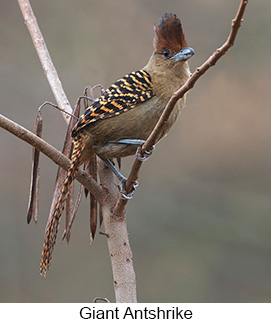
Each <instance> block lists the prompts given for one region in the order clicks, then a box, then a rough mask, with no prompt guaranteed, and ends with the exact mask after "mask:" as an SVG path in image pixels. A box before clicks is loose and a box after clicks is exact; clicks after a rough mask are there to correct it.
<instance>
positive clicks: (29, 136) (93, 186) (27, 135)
mask: <svg viewBox="0 0 271 323" xmlns="http://www.w3.org/2000/svg"><path fill="white" fill-rule="evenodd" d="M0 127H1V128H3V129H5V130H7V131H8V132H10V133H12V134H13V135H15V136H16V137H18V138H20V139H22V140H23V141H25V142H27V143H28V144H30V145H31V146H33V147H35V148H37V149H38V150H39V151H41V152H42V153H43V154H45V155H46V156H47V157H49V158H50V159H51V160H52V161H53V162H54V163H56V164H57V165H58V166H60V167H62V168H63V169H65V170H66V171H67V170H68V169H69V167H70V159H69V158H67V157H66V156H65V155H63V154H62V153H61V152H60V151H58V150H57V149H56V148H55V147H53V146H51V145H50V144H48V143H47V142H46V141H44V140H43V139H41V138H40V137H38V136H36V135H34V134H33V133H32V132H31V131H29V130H27V129H25V128H24V127H22V126H20V125H19V124H17V123H15V122H14V121H11V120H9V119H8V118H6V117H4V116H3V115H1V114H0ZM75 178H76V179H77V180H78V182H80V183H81V184H83V185H84V186H85V187H86V188H87V189H88V190H89V191H91V193H92V194H93V195H94V196H95V198H96V199H97V201H99V203H102V202H103V200H104V198H105V196H106V195H107V192H106V191H105V190H104V189H103V188H102V187H101V186H100V185H99V184H97V182H96V181H94V180H93V179H92V178H91V177H90V176H89V175H88V174H87V173H86V172H85V171H82V170H78V172H77V173H76V175H75Z"/></svg>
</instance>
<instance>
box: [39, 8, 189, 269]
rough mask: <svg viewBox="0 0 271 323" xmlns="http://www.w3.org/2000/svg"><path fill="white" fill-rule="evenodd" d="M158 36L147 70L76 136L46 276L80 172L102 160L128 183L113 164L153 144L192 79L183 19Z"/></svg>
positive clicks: (50, 233) (130, 79) (117, 89)
mask: <svg viewBox="0 0 271 323" xmlns="http://www.w3.org/2000/svg"><path fill="white" fill-rule="evenodd" d="M154 32H155V36H154V41H153V45H154V52H153V54H152V55H151V58H150V59H149V62H148V63H147V65H146V66H145V67H144V68H142V69H141V70H138V71H135V72H132V73H130V74H127V75H125V76H124V77H123V78H121V79H119V80H118V81H117V82H116V83H114V84H113V85H111V86H110V87H109V88H108V89H107V90H106V91H105V93H104V94H103V95H102V96H101V97H99V98H98V99H96V101H95V102H94V103H93V104H92V105H91V106H90V107H89V108H88V109H87V110H86V111H85V112H84V114H83V115H82V116H81V117H80V119H79V121H78V122H77V124H76V125H75V127H74V129H73V130H72V138H73V144H74V145H73V153H72V157H71V164H70V169H69V170H68V173H67V177H66V179H65V181H64V183H63V186H62V190H61V194H60V196H59V198H58V200H57V202H56V205H55V208H54V212H53V215H52V217H51V219H50V221H49V223H48V225H47V228H46V235H45V242H44V245H43V251H42V258H41V264H40V272H41V274H43V275H45V274H46V271H47V269H49V266H50V262H51V258H52V251H53V248H54V245H55V243H56V237H57V232H58V228H59V220H60V216H61V214H62V212H63V209H64V202H65V196H66V194H67V191H68V189H69V187H70V185H71V183H72V182H73V179H74V175H75V173H76V171H77V170H78V167H79V166H80V165H81V164H82V163H83V162H85V161H86V160H88V159H89V158H90V157H91V156H93V154H97V155H98V156H99V157H100V158H101V159H103V160H104V161H105V162H106V163H107V164H108V165H109V166H110V167H112V168H113V170H114V172H115V173H116V175H117V176H118V177H119V179H120V180H121V181H124V180H125V178H124V177H123V176H122V175H121V174H120V173H119V172H118V171H117V170H116V169H115V168H114V166H113V164H112V163H111V162H110V160H112V159H113V158H121V157H126V156H129V155H134V154H135V153H136V150H137V148H138V145H139V144H142V143H143V142H144V141H145V140H146V139H147V138H148V136H149V135H150V133H151V131H152V130H153V128H154V127H155V125H156V123H157V121H158V119H159V117H160V116H161V114H162V112H163V110H164V108H165V106H166V104H167V102H168V100H169V99H170V97H171V96H172V94H173V93H174V92H175V91H176V90H177V89H179V88H180V87H181V86H182V85H183V84H184V83H185V82H186V81H187V79H188V78H189V76H190V71H189V66H188V63H187V60H188V59H189V58H190V57H191V56H192V55H193V54H194V50H193V49H192V48H189V47H187V42H186V39H185V36H184V33H183V29H182V25H181V22H180V20H179V19H178V18H177V16H176V15H175V14H165V15H164V16H162V17H161V18H160V21H159V24H158V25H156V26H155V27H154ZM184 104H185V98H182V99H181V100H179V101H178V102H177V104H176V106H175V108H174V110H173V112H172V114H171V116H170V118H169V120H168V122H167V124H166V126H165V127H164V129H163V132H162V133H161V134H160V137H159V138H158V139H159V140H160V139H161V138H162V137H164V136H165V135H166V134H167V132H168V131H169V129H170V127H171V126H172V125H173V124H174V122H175V121H176V118H177V116H178V114H179V112H180V111H181V109H182V108H183V106H184Z"/></svg>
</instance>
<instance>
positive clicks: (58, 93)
mask: <svg viewBox="0 0 271 323" xmlns="http://www.w3.org/2000/svg"><path fill="white" fill-rule="evenodd" d="M18 3H19V6H20V8H21V11H22V14H23V17H24V22H25V24H26V26H27V28H28V30H29V33H30V35H31V37H32V41H33V44H34V46H35V48H36V51H37V53H38V56H39V59H40V62H41V65H42V67H43V71H44V74H45V75H46V77H47V80H48V82H49V84H50V87H51V89H52V92H53V94H54V97H55V99H56V102H57V105H58V106H59V108H60V109H62V110H63V111H61V112H62V115H63V118H64V119H65V121H66V122H67V123H69V120H70V117H69V115H67V113H70V114H71V113H72V108H71V105H70V103H69V101H68V99H67V96H66V94H65V92H64V90H63V87H62V84H61V82H60V79H59V77H58V74H57V71H56V69H55V67H54V64H53V62H52V59H51V57H50V54H49V52H48V49H47V46H46V43H45V41H44V39H43V36H42V33H41V31H40V28H39V25H38V23H37V20H36V17H35V15H34V13H33V10H32V8H31V5H30V3H29V1H28V0H18ZM65 112H67V113H65Z"/></svg>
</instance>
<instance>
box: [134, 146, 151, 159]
mask: <svg viewBox="0 0 271 323" xmlns="http://www.w3.org/2000/svg"><path fill="white" fill-rule="evenodd" d="M140 148H141V146H138V147H137V151H136V158H137V159H138V160H140V161H142V162H144V161H146V160H147V159H148V158H149V157H150V156H151V154H152V153H153V151H154V149H155V146H152V149H151V150H150V151H147V150H145V151H144V154H145V156H143V157H141V156H140V152H139V150H140Z"/></svg>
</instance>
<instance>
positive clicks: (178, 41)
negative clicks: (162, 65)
mask: <svg viewBox="0 0 271 323" xmlns="http://www.w3.org/2000/svg"><path fill="white" fill-rule="evenodd" d="M154 32H155V36H154V40H153V45H154V55H155V56H156V57H157V58H158V60H159V61H161V62H162V61H168V63H170V64H172V63H176V62H183V61H186V60H188V59H189V58H190V57H192V56H193V55H194V54H195V52H194V50H193V49H192V48H191V47H187V42H186V39H185V36H184V33H183V29H182V25H181V21H180V19H179V18H177V16H176V15H175V14H167V13H166V14H165V15H164V16H162V17H161V18H160V21H159V24H158V25H155V26H154Z"/></svg>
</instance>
